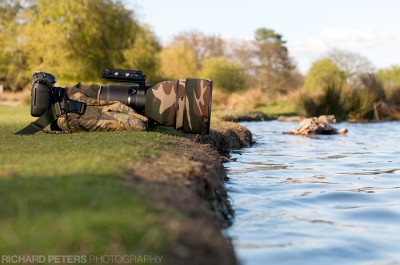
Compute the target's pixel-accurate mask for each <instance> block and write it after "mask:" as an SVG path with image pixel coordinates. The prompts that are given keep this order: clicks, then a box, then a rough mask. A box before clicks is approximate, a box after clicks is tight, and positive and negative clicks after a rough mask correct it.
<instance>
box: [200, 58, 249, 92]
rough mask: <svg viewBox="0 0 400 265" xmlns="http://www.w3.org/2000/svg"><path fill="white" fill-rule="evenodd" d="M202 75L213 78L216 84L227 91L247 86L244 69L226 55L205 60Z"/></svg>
mask: <svg viewBox="0 0 400 265" xmlns="http://www.w3.org/2000/svg"><path fill="white" fill-rule="evenodd" d="M200 77H202V78H209V79H212V80H213V81H214V86H215V87H216V88H220V89H221V90H223V91H225V92H233V91H238V90H242V89H244V87H245V77H244V69H243V68H242V67H241V66H240V65H239V64H237V63H236V62H234V61H232V60H229V59H226V58H224V57H217V58H210V59H206V60H204V61H203V67H202V71H201V74H200Z"/></svg>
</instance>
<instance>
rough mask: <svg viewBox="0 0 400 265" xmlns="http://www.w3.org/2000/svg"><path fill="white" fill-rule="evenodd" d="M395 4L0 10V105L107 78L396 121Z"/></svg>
mask: <svg viewBox="0 0 400 265" xmlns="http://www.w3.org/2000/svg"><path fill="white" fill-rule="evenodd" d="M397 10H400V4H399V3H398V2H396V1H395V0H381V1H372V0H363V1H361V0H352V1H344V0H339V1H335V2H330V3H325V2H324V3H323V2H322V1H317V0H304V1H290V0H282V1H272V0H266V1H262V0H249V1H246V2H243V1H227V0H219V1H211V0H203V1H195V0H187V1H183V0H170V1H161V0H131V1H129V0H123V1H114V0H59V1H52V0H0V46H1V49H0V70H1V71H0V100H3V101H4V100H8V101H10V100H14V101H22V102H25V103H29V101H30V94H29V93H30V78H31V76H32V74H33V72H34V71H38V70H40V71H45V72H50V73H53V74H54V75H56V76H57V77H58V83H57V85H59V86H68V85H73V84H75V83H77V82H78V81H81V82H97V83H100V82H103V81H102V80H100V73H101V70H102V69H103V68H106V67H113V68H127V69H140V70H144V72H145V73H146V75H147V77H148V82H149V83H155V82H158V81H161V80H174V79H179V78H187V77H198V78H209V79H213V81H214V86H215V89H214V92H213V109H214V110H221V111H229V112H232V111H246V110H259V111H262V112H265V113H267V114H272V115H273V114H274V113H279V114H286V115H298V114H300V115H304V116H316V115H322V114H334V115H336V117H337V119H338V120H349V121H370V120H393V119H400V107H399V105H400V32H399V30H398V29H397V25H400V16H399V15H398V14H397V13H396V12H397Z"/></svg>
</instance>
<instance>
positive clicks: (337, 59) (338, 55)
mask: <svg viewBox="0 0 400 265" xmlns="http://www.w3.org/2000/svg"><path fill="white" fill-rule="evenodd" d="M327 58H329V59H331V60H332V61H333V62H334V63H335V64H336V66H337V67H338V68H339V69H340V71H342V72H343V73H344V74H345V76H346V79H347V82H348V83H349V84H350V86H352V87H360V86H361V85H362V84H363V82H362V80H361V77H362V76H365V75H368V74H372V73H373V72H374V71H375V69H374V66H373V65H372V63H371V62H370V61H369V60H368V58H366V57H364V56H361V55H360V54H358V53H354V52H350V51H345V50H338V49H334V50H332V51H330V52H329V53H328V56H327Z"/></svg>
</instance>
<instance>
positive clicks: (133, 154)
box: [0, 106, 179, 255]
mask: <svg viewBox="0 0 400 265" xmlns="http://www.w3.org/2000/svg"><path fill="white" fill-rule="evenodd" d="M33 120H34V118H32V117H31V116H30V114H29V107H26V106H20V107H7V106H0V203H1V208H0V253H2V254H3V255H6V254H9V255H29V254H37V255H46V254H48V255H59V254H64V255H65V254H70V255H71V254H85V255H90V254H93V255H100V254H103V255H105V254H108V255H111V254H113V255H115V254H129V255H134V254H151V253H153V254H158V255H159V254H162V253H163V251H164V250H165V244H166V240H167V235H166V232H165V229H164V227H163V220H165V219H168V218H170V217H171V216H175V217H177V216H179V214H178V213H177V212H174V211H172V210H171V211H168V210H163V211H161V210H160V209H158V208H157V207H155V206H154V205H152V203H151V200H150V199H148V198H146V196H143V194H144V192H141V191H139V190H137V189H135V188H134V187H132V185H127V184H126V183H128V182H129V177H128V175H127V173H126V170H127V168H128V166H129V164H130V163H131V162H132V161H137V160H151V159H156V157H157V156H158V155H159V154H160V153H161V152H163V150H167V148H170V146H171V145H173V144H176V142H177V141H178V140H177V139H175V138H174V137H168V136H166V135H161V134H160V133H158V132H110V133H100V132H99V133H75V134H70V135H52V134H45V133H41V132H40V133H37V134H35V135H31V136H17V135H14V134H13V133H14V132H16V131H18V130H19V129H21V128H23V127H24V126H26V125H27V124H28V123H29V122H31V121H33Z"/></svg>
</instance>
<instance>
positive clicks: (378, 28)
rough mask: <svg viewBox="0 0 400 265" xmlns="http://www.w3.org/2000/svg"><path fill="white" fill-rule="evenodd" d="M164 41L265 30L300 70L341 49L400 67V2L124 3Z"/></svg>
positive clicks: (246, 35) (212, 0) (376, 62)
mask: <svg viewBox="0 0 400 265" xmlns="http://www.w3.org/2000/svg"><path fill="white" fill-rule="evenodd" d="M123 2H124V3H126V5H127V7H128V8H131V9H133V10H134V11H135V13H136V16H137V18H138V19H139V21H141V22H143V23H146V24H149V25H150V26H151V28H152V30H153V31H154V33H155V34H156V35H157V37H158V38H159V40H160V41H162V42H163V43H167V42H168V41H169V40H170V39H171V38H172V37H173V36H174V35H176V34H178V33H181V32H184V31H189V30H199V31H202V32H204V33H206V34H214V35H220V36H222V37H224V38H229V39H248V40H250V39H252V38H253V36H254V31H255V30H256V29H257V28H260V27H266V28H270V29H273V30H275V31H276V32H277V33H280V34H282V35H283V37H284V39H285V40H286V41H287V46H288V48H289V53H290V55H291V57H293V58H294V60H295V62H296V63H297V65H298V67H299V69H300V71H301V72H302V73H306V72H307V70H308V69H309V67H310V65H311V63H312V62H313V61H314V60H316V59H318V58H320V57H321V56H323V55H324V54H326V52H327V51H329V50H331V49H333V48H338V49H345V50H347V51H352V52H357V53H359V54H361V55H362V56H364V57H367V58H368V59H369V60H370V61H371V62H372V63H373V64H374V65H375V67H376V68H385V67H389V66H391V65H394V64H398V65H400V1H398V0H379V1H376V0H375V1H374V0H335V1H326V0H325V1H323V0H240V1H239V0H124V1H123Z"/></svg>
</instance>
